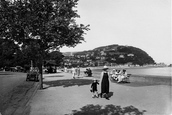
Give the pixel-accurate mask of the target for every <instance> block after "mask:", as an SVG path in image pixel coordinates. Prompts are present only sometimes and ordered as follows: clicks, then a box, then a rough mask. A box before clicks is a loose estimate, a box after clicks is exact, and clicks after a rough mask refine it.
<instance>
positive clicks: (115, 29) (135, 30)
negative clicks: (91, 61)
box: [60, 0, 172, 64]
mask: <svg viewBox="0 0 172 115" xmlns="http://www.w3.org/2000/svg"><path fill="white" fill-rule="evenodd" d="M171 5H172V2H171V0H79V2H78V6H77V10H78V14H79V15H80V18H79V19H77V23H78V24H84V25H88V24H89V25H90V27H89V28H90V30H89V31H86V35H84V38H85V41H86V42H82V44H78V45H77V46H76V47H74V48H68V47H63V48H61V49H60V51H61V52H73V51H85V50H92V49H94V48H97V47H100V46H106V45H112V44H118V45H127V46H133V47H137V48H140V49H142V50H143V51H145V52H146V53H148V55H149V56H151V57H152V58H153V59H154V60H155V62H156V63H161V62H162V63H165V64H171V63H172V59H171V58H172V53H171V52H172V39H171Z"/></svg>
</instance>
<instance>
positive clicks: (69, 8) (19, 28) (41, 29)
mask: <svg viewBox="0 0 172 115" xmlns="http://www.w3.org/2000/svg"><path fill="white" fill-rule="evenodd" d="M77 2H78V0H12V1H11V0H1V1H0V22H1V23H0V39H3V40H11V41H13V43H15V44H16V45H18V46H20V48H23V49H28V48H30V50H32V46H34V49H33V50H35V51H34V53H36V54H35V55H36V56H35V57H34V59H35V61H36V62H39V68H40V70H41V78H42V62H43V60H44V58H45V55H46V53H47V52H48V51H50V50H58V49H59V48H60V47H63V46H68V47H74V46H76V45H77V44H79V43H82V41H84V36H83V35H84V34H85V31H87V30H89V27H88V26H89V25H87V26H85V25H83V24H77V23H76V20H75V19H76V18H79V15H78V14H77V10H76V6H77ZM33 50H32V51H33ZM38 57H39V58H38ZM41 81H42V79H41Z"/></svg>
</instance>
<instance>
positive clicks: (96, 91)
mask: <svg viewBox="0 0 172 115" xmlns="http://www.w3.org/2000/svg"><path fill="white" fill-rule="evenodd" d="M97 85H99V83H98V81H97V80H96V79H94V81H93V83H92V84H91V92H92V93H93V96H92V98H95V97H97V98H98V97H99V94H98V90H97Z"/></svg>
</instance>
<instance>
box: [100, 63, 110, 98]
mask: <svg viewBox="0 0 172 115" xmlns="http://www.w3.org/2000/svg"><path fill="white" fill-rule="evenodd" d="M108 69H109V68H108V67H107V66H104V67H103V71H102V72H101V78H100V83H101V93H100V96H101V97H103V98H106V99H108V98H109V97H108V94H109V83H110V77H109V72H108Z"/></svg>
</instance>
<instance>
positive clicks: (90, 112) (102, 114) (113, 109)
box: [65, 104, 146, 115]
mask: <svg viewBox="0 0 172 115" xmlns="http://www.w3.org/2000/svg"><path fill="white" fill-rule="evenodd" d="M144 112H146V110H143V111H140V110H139V109H137V108H135V107H134V106H127V107H123V108H121V106H116V105H112V104H109V105H106V106H105V107H102V106H100V105H93V104H89V105H86V106H83V107H82V108H80V110H72V113H70V114H65V115H143V114H144Z"/></svg>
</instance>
